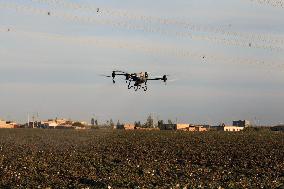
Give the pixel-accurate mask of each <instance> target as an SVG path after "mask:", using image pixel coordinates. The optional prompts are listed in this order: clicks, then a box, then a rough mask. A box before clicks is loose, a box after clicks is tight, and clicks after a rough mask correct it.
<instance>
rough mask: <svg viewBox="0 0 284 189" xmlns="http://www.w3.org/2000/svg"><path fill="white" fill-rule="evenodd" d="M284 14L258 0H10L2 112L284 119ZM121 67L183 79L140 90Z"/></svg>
mask: <svg viewBox="0 0 284 189" xmlns="http://www.w3.org/2000/svg"><path fill="white" fill-rule="evenodd" d="M48 2H49V3H48ZM52 2H55V3H52ZM56 2H59V3H56ZM60 2H61V3H60ZM271 2H273V1H271ZM77 5H80V7H78V6H77ZM97 7H99V8H100V12H99V13H97V12H96V11H94V10H96V8H97ZM47 12H50V13H51V15H50V16H48V15H47ZM283 18H284V8H283V7H273V6H270V5H269V4H259V3H258V1H250V0H217V1H216V0H202V1H200V0H177V1H170V0H163V1H161V0H156V1H150V0H144V1H138V0H131V1H130V0H125V1H120V2H119V1H115V0H112V1H105V0H100V1H94V0H77V1H75V0H74V1H68V0H58V1H52V0H0V60H1V62H0V68H1V69H0V88H1V93H0V118H3V119H14V120H17V121H24V120H25V119H26V117H27V113H28V112H29V113H30V114H33V113H35V112H39V115H40V117H41V118H42V119H47V118H54V117H56V116H58V117H65V118H73V119H79V120H87V121H89V120H90V118H91V116H92V115H93V114H95V115H97V117H98V118H99V120H100V121H105V120H106V119H107V118H113V119H114V120H117V119H120V120H121V121H124V122H128V121H134V120H142V121H144V120H145V119H146V117H147V115H149V114H150V113H154V114H155V115H156V116H159V118H160V119H164V120H167V119H168V118H170V119H173V120H174V119H175V118H178V120H179V121H180V122H190V123H211V124H217V123H220V122H226V123H231V121H232V120H234V119H249V120H252V121H253V120H255V119H256V120H259V121H260V122H261V123H263V124H268V123H269V124H277V123H280V122H284V115H283V112H284V98H283V95H284V89H283V85H284V76H283V75H284V74H283V73H284V21H283ZM168 19H170V22H169V21H168ZM185 26H190V27H186V28H185ZM8 28H9V29H10V32H8V31H7V30H8ZM250 43H251V44H252V46H251V47H249V44H250ZM202 56H205V57H206V58H205V59H202ZM113 69H122V70H125V71H130V72H140V71H149V72H151V74H153V75H162V74H164V73H166V74H170V76H171V78H175V79H176V78H177V79H178V80H177V81H175V82H172V83H168V85H167V86H165V85H162V84H161V83H159V82H152V83H150V84H149V91H148V92H147V93H145V92H142V91H139V92H134V91H130V90H128V89H127V86H126V85H125V83H124V81H123V80H121V81H119V82H118V84H117V85H114V86H113V85H112V82H111V80H107V79H105V78H102V77H100V76H99V74H108V73H110V72H111V71H112V70H113Z"/></svg>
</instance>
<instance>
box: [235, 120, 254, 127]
mask: <svg viewBox="0 0 284 189" xmlns="http://www.w3.org/2000/svg"><path fill="white" fill-rule="evenodd" d="M233 126H237V127H249V126H251V124H250V122H249V121H248V120H239V121H233Z"/></svg>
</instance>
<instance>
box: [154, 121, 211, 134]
mask: <svg viewBox="0 0 284 189" xmlns="http://www.w3.org/2000/svg"><path fill="white" fill-rule="evenodd" d="M160 130H179V131H192V132H195V131H197V132H199V131H207V130H208V129H207V128H205V127H203V126H202V125H191V124H187V123H186V124H185V123H178V124H162V125H161V126H160Z"/></svg>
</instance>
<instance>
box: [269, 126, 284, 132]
mask: <svg viewBox="0 0 284 189" xmlns="http://www.w3.org/2000/svg"><path fill="white" fill-rule="evenodd" d="M270 129H271V131H282V132H284V125H277V126H273V127H271V128H270Z"/></svg>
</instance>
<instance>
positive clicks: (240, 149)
mask: <svg viewBox="0 0 284 189" xmlns="http://www.w3.org/2000/svg"><path fill="white" fill-rule="evenodd" d="M0 175H1V176H0V188H4V187H8V188H10V187H12V188H47V187H48V188H62V187H65V188H71V187H74V188H88V187H89V188H107V187H109V186H110V187H112V188H171V187H173V188H185V187H186V188H208V187H209V188H261V187H263V188H276V187H278V186H280V185H281V184H282V183H284V134H283V133H272V132H264V133H261V132H248V133H223V132H218V133H217V132H208V133H187V132H171V131H170V132H159V131H130V132H124V131H102V130H95V131H94V130H93V131H74V130H37V129H14V130H0Z"/></svg>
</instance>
